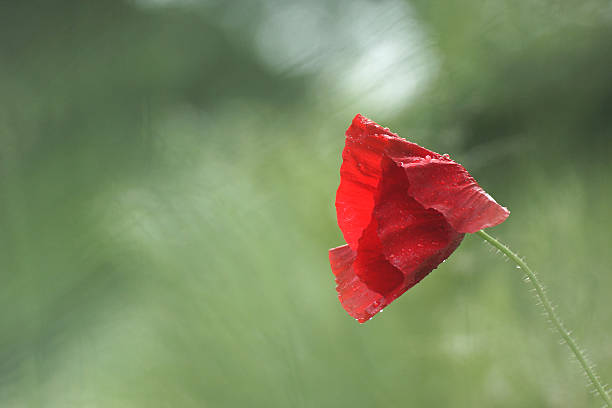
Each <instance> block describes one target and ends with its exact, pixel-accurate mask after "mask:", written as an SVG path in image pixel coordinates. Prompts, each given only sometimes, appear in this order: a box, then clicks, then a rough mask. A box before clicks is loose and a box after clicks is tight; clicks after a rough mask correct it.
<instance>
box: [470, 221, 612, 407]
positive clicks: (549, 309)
mask: <svg viewBox="0 0 612 408" xmlns="http://www.w3.org/2000/svg"><path fill="white" fill-rule="evenodd" d="M476 235H479V236H480V237H481V238H482V239H484V240H485V241H487V242H488V243H489V244H491V245H493V246H494V247H495V248H497V249H499V250H500V251H501V252H502V253H503V254H504V255H506V256H507V257H508V258H510V259H511V260H512V261H513V262H514V263H515V264H516V265H517V266H518V267H519V268H521V269H522V270H523V271H524V272H525V273H526V274H527V277H528V278H529V282H531V284H532V285H533V288H534V289H535V291H536V293H537V295H538V298H539V299H540V302H541V303H542V306H544V309H545V310H546V314H548V317H549V318H550V321H551V322H552V323H553V325H554V326H555V329H557V331H558V332H559V334H560V335H561V337H562V338H563V340H565V342H566V343H567V345H568V347H569V348H570V350H572V352H573V353H574V355H575V356H576V359H578V362H579V363H580V365H581V366H582V369H583V370H584V372H585V374H586V375H587V377H589V379H590V380H591V383H592V384H593V386H594V387H595V389H596V390H597V392H598V393H599V395H600V396H601V398H602V399H603V400H604V402H605V403H606V406H608V407H612V400H611V399H610V396H609V395H608V393H607V392H606V389H605V388H604V386H603V385H602V383H601V381H600V380H599V378H598V377H597V375H596V374H595V371H594V370H593V367H591V366H590V365H589V363H588V361H587V359H586V357H585V355H584V353H583V352H582V350H581V349H580V348H579V347H578V344H576V341H575V340H574V339H573V338H572V336H571V335H570V332H569V330H567V329H566V328H565V326H564V325H563V323H562V322H561V319H559V316H557V313H556V312H555V309H554V308H553V306H552V304H551V303H550V300H548V297H547V296H546V292H544V287H542V284H541V283H540V281H539V280H538V278H537V277H536V275H535V273H534V272H533V271H532V270H531V268H529V266H528V265H527V264H526V263H525V261H523V260H522V259H521V258H520V257H519V256H518V255H517V254H515V253H514V252H512V251H511V250H510V248H508V247H507V246H506V245H504V244H502V243H501V242H499V241H498V240H497V239H495V238H493V237H492V236H490V235H489V234H487V233H486V232H484V230H480V231H478V232H476Z"/></svg>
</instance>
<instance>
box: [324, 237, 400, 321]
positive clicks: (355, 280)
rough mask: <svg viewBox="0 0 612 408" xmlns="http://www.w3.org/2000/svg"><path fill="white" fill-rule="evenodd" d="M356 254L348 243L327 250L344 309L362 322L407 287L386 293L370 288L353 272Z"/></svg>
mask: <svg viewBox="0 0 612 408" xmlns="http://www.w3.org/2000/svg"><path fill="white" fill-rule="evenodd" d="M355 258H356V254H355V252H354V251H353V250H352V249H351V247H349V246H348V245H343V246H340V247H338V248H333V249H330V250H329V261H330V263H331V268H332V272H333V273H334V275H336V285H337V286H336V290H337V291H338V297H339V299H340V303H341V304H342V307H344V310H346V311H347V312H348V314H349V315H351V316H353V317H354V318H355V319H357V320H358V321H359V323H363V322H365V321H367V320H369V319H371V318H372V316H374V315H375V314H376V313H378V312H380V311H381V310H382V309H383V308H384V307H385V306H387V305H388V304H389V303H391V302H392V301H393V300H395V299H396V298H397V297H398V296H399V295H401V294H402V293H404V292H405V291H406V290H407V289H408V288H405V287H403V286H398V287H397V288H395V289H394V290H391V291H390V292H388V293H386V294H381V293H378V292H376V291H374V290H372V289H370V288H368V286H367V285H366V284H365V283H364V282H363V281H362V280H361V279H360V277H359V276H357V274H356V273H355V269H354V262H355Z"/></svg>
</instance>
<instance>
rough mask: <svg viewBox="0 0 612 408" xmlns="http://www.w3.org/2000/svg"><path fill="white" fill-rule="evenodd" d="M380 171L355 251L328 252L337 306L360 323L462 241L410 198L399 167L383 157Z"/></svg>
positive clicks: (438, 217) (436, 214)
mask: <svg viewBox="0 0 612 408" xmlns="http://www.w3.org/2000/svg"><path fill="white" fill-rule="evenodd" d="M381 172H382V174H383V177H382V180H381V182H380V183H379V185H378V189H377V196H378V199H377V205H376V206H375V208H374V211H373V213H372V218H371V221H370V224H369V225H368V226H367V227H366V228H365V229H364V230H363V234H362V236H361V238H360V239H359V240H358V245H357V250H356V251H353V250H352V249H351V248H350V247H349V246H346V245H345V246H343V247H339V248H335V249H333V250H331V251H330V261H331V264H332V271H333V272H334V274H335V275H336V282H337V288H336V289H337V291H338V295H339V298H340V302H341V303H342V305H343V307H344V308H345V310H346V311H347V312H348V313H349V314H350V315H351V316H353V317H354V318H356V319H357V320H359V321H360V322H363V321H366V320H368V319H370V318H371V317H372V316H374V315H375V314H376V313H378V312H379V311H380V310H382V309H383V308H384V307H386V306H387V305H388V304H389V303H391V302H392V301H393V300H395V299H396V298H397V297H398V296H399V295H401V294H402V293H404V292H405V291H406V290H408V289H409V288H411V287H412V286H414V285H416V284H417V283H418V282H419V281H421V279H423V278H424V277H425V276H427V274H429V273H430V272H431V271H432V270H433V269H435V268H436V267H437V266H438V265H439V264H440V263H441V262H442V261H443V260H445V259H446V258H447V257H448V256H449V255H450V254H451V253H452V252H453V251H454V250H455V249H456V248H457V246H458V245H459V243H460V242H461V239H462V238H463V234H461V233H458V232H457V231H455V230H454V229H452V228H451V227H450V225H449V224H448V223H447V222H446V220H445V218H444V217H443V216H442V214H440V213H439V212H437V211H435V210H431V209H429V210H428V209H425V208H423V206H422V205H421V204H419V203H418V202H417V201H415V200H414V199H413V198H411V197H410V195H409V194H408V183H407V179H406V175H405V173H404V171H403V169H402V168H401V167H400V166H398V165H397V164H396V163H394V162H393V161H391V160H390V159H388V158H384V159H383V161H382V164H381Z"/></svg>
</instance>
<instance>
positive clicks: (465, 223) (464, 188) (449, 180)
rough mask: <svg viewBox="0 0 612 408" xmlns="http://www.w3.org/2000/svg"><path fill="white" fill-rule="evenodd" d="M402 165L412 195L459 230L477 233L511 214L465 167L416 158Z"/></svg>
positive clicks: (446, 161) (442, 160)
mask: <svg viewBox="0 0 612 408" xmlns="http://www.w3.org/2000/svg"><path fill="white" fill-rule="evenodd" d="M400 162H401V161H400ZM402 165H403V167H404V171H405V172H406V176H407V178H408V182H409V183H410V189H409V193H410V195H411V196H412V197H413V198H414V199H415V200H417V201H418V202H419V203H421V204H422V205H423V206H424V207H425V208H433V209H435V210H436V211H439V212H440V213H441V214H442V215H444V217H445V218H446V220H447V221H448V222H449V224H450V225H451V226H452V227H453V228H454V229H455V230H456V231H459V232H464V233H465V232H467V233H474V232H476V231H479V230H481V229H483V228H489V227H493V226H495V225H498V224H500V223H502V222H503V221H504V220H505V219H506V218H508V216H509V215H510V211H508V210H507V209H506V208H504V207H502V206H501V205H499V204H497V202H495V200H494V199H493V197H491V196H490V195H489V194H487V193H486V192H485V191H484V190H483V189H482V188H480V186H479V185H478V184H477V183H476V180H474V179H473V178H472V176H470V175H469V173H468V172H467V171H466V170H465V169H464V168H463V166H461V165H460V164H458V163H455V162H454V161H452V160H450V159H445V158H441V159H435V158H431V159H427V158H425V159H416V160H414V161H412V162H410V163H402Z"/></svg>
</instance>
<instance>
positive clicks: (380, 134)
mask: <svg viewBox="0 0 612 408" xmlns="http://www.w3.org/2000/svg"><path fill="white" fill-rule="evenodd" d="M427 155H430V157H431V155H435V156H436V157H438V156H439V155H438V154H437V153H434V152H431V151H429V150H427V149H425V148H422V147H420V146H419V145H417V144H414V143H410V142H408V141H406V140H404V139H402V138H400V137H399V136H397V135H396V134H394V133H391V132H390V131H389V129H386V128H383V127H381V126H380V125H378V124H376V123H374V122H372V121H371V120H369V119H367V118H365V117H363V116H362V115H357V116H355V118H354V119H353V122H352V124H351V126H350V127H349V128H348V129H347V131H346V142H345V146H344V150H343V151H342V166H341V167H340V186H339V187H338V192H337V194H336V212H337V217H338V225H339V227H340V230H341V231H342V234H343V236H344V239H345V240H346V242H347V243H348V244H349V245H350V246H351V248H352V249H353V250H356V249H357V245H358V241H359V239H360V238H361V236H362V234H363V232H364V230H365V229H366V228H367V227H368V225H370V222H371V219H372V211H373V210H374V206H375V204H376V200H377V198H378V185H379V183H380V180H381V178H382V160H383V158H384V157H385V156H390V157H391V156H393V157H425V156H427Z"/></svg>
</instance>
